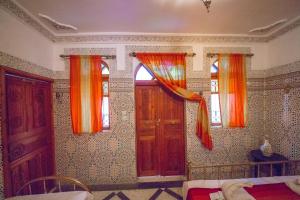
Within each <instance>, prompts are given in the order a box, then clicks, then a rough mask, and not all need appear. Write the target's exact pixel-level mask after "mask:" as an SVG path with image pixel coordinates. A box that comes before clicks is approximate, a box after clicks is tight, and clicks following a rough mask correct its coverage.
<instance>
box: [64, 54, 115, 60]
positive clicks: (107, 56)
mask: <svg viewBox="0 0 300 200" xmlns="http://www.w3.org/2000/svg"><path fill="white" fill-rule="evenodd" d="M70 56H71V55H59V57H61V58H70ZM77 56H91V55H77ZM99 56H101V58H104V59H115V58H116V56H115V55H99Z"/></svg>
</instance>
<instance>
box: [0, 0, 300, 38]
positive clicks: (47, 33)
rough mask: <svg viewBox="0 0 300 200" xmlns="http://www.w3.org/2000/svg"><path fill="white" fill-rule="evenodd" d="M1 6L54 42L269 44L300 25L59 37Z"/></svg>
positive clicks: (8, 2) (1, 2) (1, 0)
mask: <svg viewBox="0 0 300 200" xmlns="http://www.w3.org/2000/svg"><path fill="white" fill-rule="evenodd" d="M0 6H1V7H3V8H5V9H6V10H8V11H9V12H11V13H12V14H14V15H15V16H17V17H18V18H20V19H21V20H22V21H24V22H25V23H27V24H29V25H30V26H32V27H33V28H35V29H36V30H38V31H39V32H40V33H42V34H43V35H44V36H46V37H47V38H48V39H50V40H51V41H53V42H87V41H97V42H112V43H120V42H268V41H270V40H273V39H274V38H276V37H278V36H280V35H283V34H285V33H286V32H288V31H291V30H293V29H294V28H296V27H298V26H299V25H300V19H297V20H295V21H294V22H292V23H291V24H289V25H287V26H284V27H283V28H281V29H279V30H277V31H275V32H273V33H271V35H269V36H251V35H250V36H247V35H245V36H205V35H198V36H176V35H174V34H173V35H142V34H135V35H128V34H127V35H126V34H123V35H103V34H98V35H97V34H96V35H75V36H59V35H55V34H53V33H52V32H50V31H49V30H48V29H47V28H45V27H44V26H43V25H41V23H40V22H39V21H37V20H36V19H34V18H33V17H32V16H30V15H29V14H28V13H27V12H25V11H24V10H23V9H22V8H21V7H20V6H18V5H17V4H16V3H15V2H13V1H12V0H0Z"/></svg>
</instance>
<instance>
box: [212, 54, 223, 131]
mask: <svg viewBox="0 0 300 200" xmlns="http://www.w3.org/2000/svg"><path fill="white" fill-rule="evenodd" d="M218 69H219V68H218V60H216V61H215V62H214V63H213V64H212V65H211V67H210V72H211V122H212V125H213V126H219V125H221V111H220V101H219V90H218Z"/></svg>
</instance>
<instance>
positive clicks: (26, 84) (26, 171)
mask: <svg viewBox="0 0 300 200" xmlns="http://www.w3.org/2000/svg"><path fill="white" fill-rule="evenodd" d="M5 88H6V116H7V124H6V129H7V133H6V134H5V136H4V140H6V141H4V143H6V144H7V145H6V146H5V147H4V148H6V149H5V150H4V151H5V152H7V154H4V155H5V156H4V159H5V160H6V166H5V173H6V174H5V177H6V178H5V182H6V184H5V185H6V188H5V191H6V192H5V193H6V196H11V195H14V194H15V193H16V192H17V191H18V189H19V188H20V187H21V186H22V185H23V184H24V183H25V182H27V181H28V180H32V179H34V178H37V177H41V176H46V175H52V174H53V173H54V162H53V161H54V158H53V155H54V154H53V134H52V127H51V123H52V122H51V121H52V118H51V116H52V103H51V102H52V101H51V83H49V82H46V81H40V80H35V79H30V78H25V77H20V76H16V75H12V74H6V75H5ZM36 187H38V186H36ZM35 189H36V188H33V190H35Z"/></svg>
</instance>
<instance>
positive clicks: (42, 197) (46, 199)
mask: <svg viewBox="0 0 300 200" xmlns="http://www.w3.org/2000/svg"><path fill="white" fill-rule="evenodd" d="M93 199H94V198H93V195H92V194H90V193H89V192H86V191H71V192H58V193H49V194H35V195H26V196H16V197H10V198H8V199H6V200H93Z"/></svg>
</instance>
